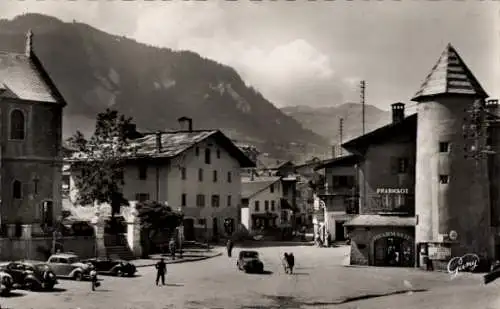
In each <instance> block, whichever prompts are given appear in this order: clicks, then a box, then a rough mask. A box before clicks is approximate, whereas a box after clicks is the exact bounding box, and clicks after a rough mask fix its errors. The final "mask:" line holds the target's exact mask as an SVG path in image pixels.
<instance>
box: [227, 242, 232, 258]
mask: <svg viewBox="0 0 500 309" xmlns="http://www.w3.org/2000/svg"><path fill="white" fill-rule="evenodd" d="M226 246H227V256H228V257H231V254H232V252H233V246H234V244H233V241H232V240H231V239H228V240H227V244H226Z"/></svg>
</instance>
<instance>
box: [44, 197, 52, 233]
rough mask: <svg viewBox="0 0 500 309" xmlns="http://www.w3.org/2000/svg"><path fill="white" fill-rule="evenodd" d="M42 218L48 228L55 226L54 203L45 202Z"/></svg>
mask: <svg viewBox="0 0 500 309" xmlns="http://www.w3.org/2000/svg"><path fill="white" fill-rule="evenodd" d="M42 205H43V206H42V218H43V222H44V223H45V224H46V225H47V226H50V227H52V226H54V220H53V219H54V203H53V202H52V201H44V202H43V204H42Z"/></svg>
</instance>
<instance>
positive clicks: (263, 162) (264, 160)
mask: <svg viewBox="0 0 500 309" xmlns="http://www.w3.org/2000/svg"><path fill="white" fill-rule="evenodd" d="M288 163H292V162H291V161H288V160H282V159H276V158H271V157H268V156H265V155H261V156H258V157H257V167H259V168H264V169H270V170H273V169H279V168H280V167H282V166H284V165H285V164H288Z"/></svg>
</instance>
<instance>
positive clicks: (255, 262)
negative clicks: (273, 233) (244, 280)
mask: <svg viewBox="0 0 500 309" xmlns="http://www.w3.org/2000/svg"><path fill="white" fill-rule="evenodd" d="M236 266H237V267H238V269H239V270H244V271H245V272H247V273H249V272H257V273H262V272H263V271H264V263H262V261H261V260H260V258H259V252H257V251H250V250H243V251H240V253H239V255H238V261H237V262H236Z"/></svg>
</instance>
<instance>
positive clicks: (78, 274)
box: [47, 253, 94, 281]
mask: <svg viewBox="0 0 500 309" xmlns="http://www.w3.org/2000/svg"><path fill="white" fill-rule="evenodd" d="M47 264H49V266H50V268H51V269H52V270H53V271H54V273H55V274H56V276H57V277H58V278H69V279H74V280H76V281H81V280H84V279H87V280H88V279H89V278H90V271H91V270H92V269H93V268H94V267H93V266H92V264H90V263H84V262H82V261H81V260H80V258H79V257H78V256H77V255H76V254H74V253H57V254H53V255H52V256H50V257H49V259H48V261H47Z"/></svg>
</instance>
